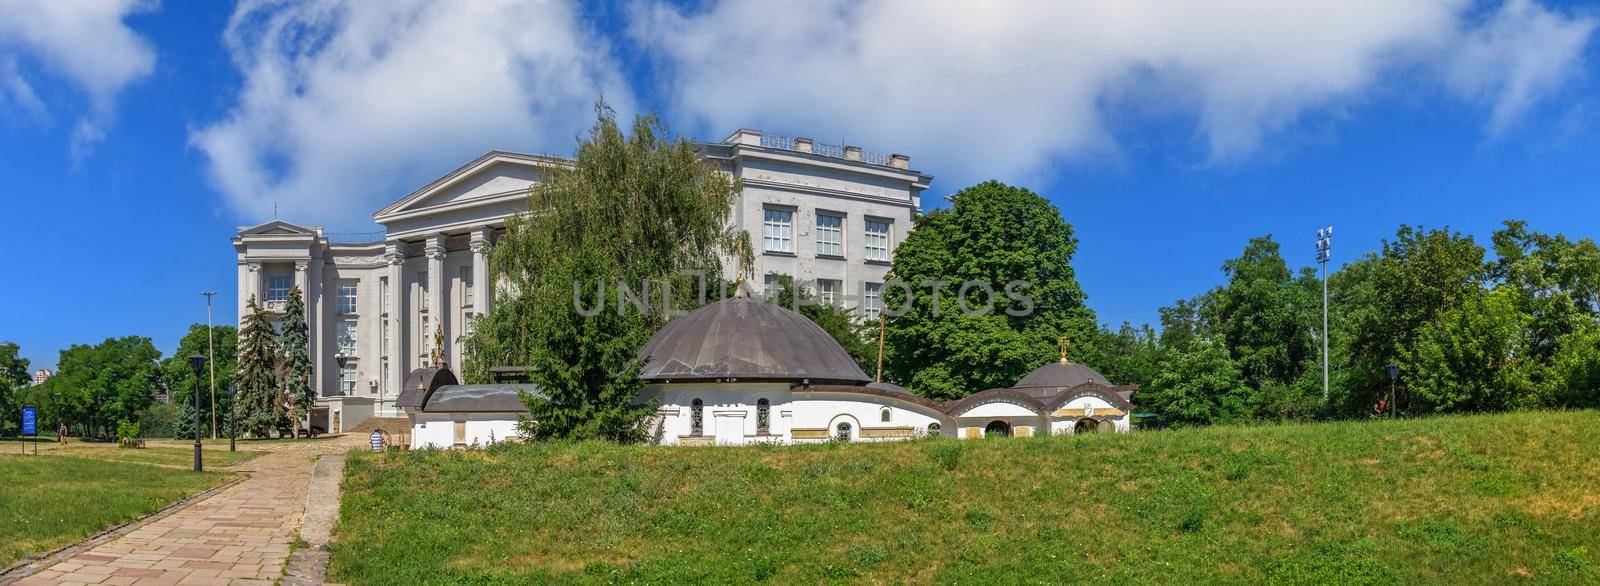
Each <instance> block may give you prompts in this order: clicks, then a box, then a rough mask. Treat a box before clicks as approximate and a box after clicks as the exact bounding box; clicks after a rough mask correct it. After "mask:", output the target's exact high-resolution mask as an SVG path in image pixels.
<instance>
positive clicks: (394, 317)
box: [232, 130, 933, 443]
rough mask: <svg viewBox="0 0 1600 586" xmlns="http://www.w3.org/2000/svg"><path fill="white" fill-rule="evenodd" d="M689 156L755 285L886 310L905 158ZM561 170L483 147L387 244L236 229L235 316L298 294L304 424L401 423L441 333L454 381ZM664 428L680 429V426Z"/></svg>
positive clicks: (741, 151)
mask: <svg viewBox="0 0 1600 586" xmlns="http://www.w3.org/2000/svg"><path fill="white" fill-rule="evenodd" d="M695 146H696V148H697V150H698V151H699V152H700V153H701V155H702V156H704V157H706V158H707V159H709V160H712V161H714V162H716V164H717V165H719V166H720V167H722V168H723V169H725V170H727V171H728V172H730V173H732V174H733V175H734V176H735V177H737V178H739V179H740V180H742V181H743V183H744V191H743V193H741V195H740V197H739V198H738V199H737V200H736V201H735V203H734V209H733V221H734V222H737V223H738V225H740V226H741V227H743V228H744V229H745V230H746V231H747V232H749V234H750V236H751V242H752V244H754V246H755V247H756V250H757V251H758V253H759V255H758V256H757V258H755V259H754V261H755V262H754V264H755V274H758V275H767V274H771V273H777V274H783V275H789V276H791V277H794V278H795V279H797V280H798V281H800V282H804V283H807V284H808V285H809V286H810V287H811V288H812V289H813V291H814V292H815V293H817V295H818V296H819V297H821V298H822V299H823V300H832V301H838V302H841V303H843V304H845V305H846V306H851V307H859V308H860V309H862V310H863V311H864V312H865V313H866V314H867V315H868V316H869V317H870V316H873V315H875V314H876V312H877V311H879V310H880V309H881V307H882V300H881V296H882V293H883V282H884V277H885V275H886V273H887V272H888V269H889V259H890V258H891V255H892V253H893V250H894V247H895V246H896V245H897V244H898V243H899V242H900V241H901V240H902V238H903V237H904V235H905V232H906V231H907V230H910V229H911V222H912V218H913V217H915V215H916V214H917V213H918V211H919V210H920V208H921V199H922V192H923V191H924V190H926V189H927V188H928V186H929V184H930V182H931V181H932V179H933V178H932V177H930V176H928V175H926V174H923V173H920V172H918V171H915V170H912V169H911V168H910V162H911V161H910V158H909V157H906V156H903V155H898V154H895V155H881V154H877V153H872V152H870V151H865V150H863V149H861V148H860V147H855V146H832V145H825V144H819V143H814V142H813V141H811V140H809V139H805V138H784V137H778V136H772V135H768V134H763V133H761V132H758V131H752V130H740V131H738V132H735V133H734V134H733V135H732V136H729V137H728V138H727V139H726V140H723V141H722V142H719V143H697V144H696V145H695ZM567 164H569V162H568V161H567V160H565V159H562V158H559V157H548V156H540V155H528V154H519V153H511V152H502V151H493V152H489V153H487V154H485V155H483V156H481V157H479V158H477V159H475V160H473V161H471V162H469V163H467V164H466V165H463V166H462V167H460V168H458V169H456V170H454V171H451V172H450V173H448V174H446V175H445V176H443V177H440V178H438V179H437V180H435V181H433V182H431V183H429V184H427V185H424V186H422V187H421V188H419V189H417V190H416V191H413V192H411V193H409V194H407V195H405V196H404V197H401V198H400V199H398V200H396V201H395V202H394V203H391V204H389V205H388V206H385V207H384V208H383V209H380V210H378V211H377V212H376V213H375V214H373V220H374V221H375V222H376V223H377V224H380V225H382V226H383V228H384V230H383V233H382V234H381V236H378V237H373V238H367V239H364V240H365V241H361V242H345V241H343V239H341V238H339V237H337V236H336V235H333V234H329V233H326V232H325V231H324V230H323V229H322V228H321V227H319V226H313V225H303V224H294V223H290V222H286V221H276V220H275V221H271V222H267V223H264V224H261V225H257V226H248V227H241V228H239V230H238V235H237V236H235V237H233V238H232V243H233V247H234V250H235V252H236V254H237V263H238V292H239V298H238V315H239V317H240V319H241V321H242V319H243V317H244V315H245V313H246V304H247V303H248V301H249V300H250V299H252V298H253V299H255V300H256V301H257V302H258V303H260V304H262V305H263V306H264V307H265V308H266V309H268V310H269V311H282V309H283V304H284V301H285V299H286V298H287V297H288V294H289V291H290V289H292V288H295V287H298V288H300V289H301V291H303V292H304V294H305V296H306V310H307V316H306V320H307V322H308V324H309V326H310V344H311V355H312V361H313V363H314V375H313V379H312V387H313V389H314V390H315V391H316V392H317V395H318V396H319V397H320V398H319V400H318V402H317V406H316V408H315V410H314V411H313V413H312V416H311V425H313V426H316V427H321V428H323V429H325V430H327V431H330V432H341V431H348V430H351V429H353V428H354V427H355V426H356V425H358V424H360V423H361V422H362V421H365V420H367V419H368V418H371V417H401V416H405V415H406V414H407V408H405V407H402V406H400V405H398V404H397V403H398V401H399V399H400V396H401V391H402V389H403V388H405V383H406V379H407V377H408V376H409V375H410V374H411V373H412V372H413V371H415V370H418V369H422V368H423V367H425V366H429V365H430V364H429V363H430V360H429V357H430V356H431V355H432V354H433V353H434V351H435V347H434V346H435V344H436V342H435V339H436V336H435V333H436V332H437V333H439V334H441V335H439V336H437V339H439V340H440V342H438V343H439V344H440V345H441V347H440V348H438V350H439V351H440V353H441V354H442V355H443V356H444V357H445V363H446V365H447V366H448V368H449V370H453V371H457V372H459V371H460V366H461V358H462V355H461V348H460V345H459V344H458V343H457V342H456V340H457V339H458V338H459V337H460V336H462V335H463V334H464V333H465V332H464V331H463V328H464V327H465V324H466V323H467V318H468V317H469V316H472V315H475V314H481V313H486V312H487V311H488V308H489V306H490V305H491V304H492V303H494V293H495V291H494V289H495V288H494V287H493V286H491V284H490V283H489V280H488V277H489V269H488V260H489V252H490V250H491V249H492V248H493V246H494V244H495V241H496V240H497V239H498V238H499V236H500V235H501V233H502V232H503V231H504V227H505V222H506V219H507V218H509V217H511V216H512V215H513V214H515V213H517V212H519V211H524V210H526V209H527V201H526V198H527V189H528V187H529V186H531V185H532V184H533V183H535V182H536V181H538V179H539V176H540V172H541V170H542V169H546V168H550V167H552V166H560V165H567ZM450 382H454V381H450ZM436 386H438V385H436ZM452 392H453V393H454V394H457V395H461V396H462V397H464V398H462V399H461V400H460V402H459V404H461V405H469V404H473V405H478V406H480V407H481V406H482V405H484V404H486V403H484V402H483V401H477V402H474V401H473V400H471V399H472V397H473V396H475V395H474V393H475V392H477V391H475V390H473V389H470V388H467V389H461V388H458V389H455V390H454V391H452ZM813 392H817V391H813ZM441 399H443V397H441ZM411 409H412V410H413V413H416V412H417V411H416V410H415V409H416V408H415V407H413V408H411ZM909 413H910V412H908V415H907V416H908V417H910V416H911V415H909ZM712 416H713V417H717V416H718V415H716V414H715V413H713V414H712ZM746 421H747V422H748V424H749V425H754V422H755V421H756V418H755V417H754V416H753V414H752V416H751V417H749V418H748V419H747V420H746ZM929 421H930V422H931V420H929ZM452 425H453V424H452ZM670 425H672V426H675V427H674V431H673V433H676V427H678V426H681V422H676V421H674V422H673V423H671V424H670ZM864 425H865V424H863V426H864ZM924 427H925V426H924ZM664 431H665V430H664ZM924 431H925V429H924ZM728 433H731V432H728ZM816 433H818V432H814V431H802V433H800V434H798V435H794V436H791V437H796V438H797V439H798V438H799V437H800V436H804V435H806V434H813V435H815V434H816ZM679 435H681V434H679ZM730 438H731V436H730ZM686 443H688V442H686ZM730 443H731V441H730Z"/></svg>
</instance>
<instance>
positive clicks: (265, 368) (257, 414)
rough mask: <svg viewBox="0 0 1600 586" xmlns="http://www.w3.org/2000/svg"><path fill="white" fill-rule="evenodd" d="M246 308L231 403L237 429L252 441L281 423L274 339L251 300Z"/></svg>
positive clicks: (262, 315)
mask: <svg viewBox="0 0 1600 586" xmlns="http://www.w3.org/2000/svg"><path fill="white" fill-rule="evenodd" d="M246 308H247V313H246V314H245V317H244V323H241V324H239V326H240V327H239V366H238V370H236V371H235V372H234V376H233V380H234V384H236V385H238V391H237V392H238V396H237V397H236V398H235V399H234V400H235V401H237V403H238V409H239V412H238V415H237V417H238V425H239V427H240V428H241V429H243V430H244V431H245V432H247V433H249V434H251V435H253V436H255V437H265V436H266V434H267V432H268V431H269V430H272V429H275V428H277V427H279V423H280V422H281V421H282V419H283V413H282V411H281V410H280V408H279V404H280V403H279V401H278V398H279V386H278V356H279V353H278V339H277V335H276V334H275V333H273V331H272V322H271V321H270V320H268V319H267V313H266V311H264V310H262V309H261V307H260V306H258V305H256V298H255V296H251V297H250V301H249V302H248V304H247V305H246Z"/></svg>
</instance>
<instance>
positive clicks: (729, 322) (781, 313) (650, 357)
mask: <svg viewBox="0 0 1600 586" xmlns="http://www.w3.org/2000/svg"><path fill="white" fill-rule="evenodd" d="M639 355H640V357H641V358H643V359H644V361H645V364H644V368H643V370H642V371H641V372H640V376H641V377H642V378H644V379H645V380H647V381H657V382H665V381H674V382H680V381H696V380H716V379H741V380H768V381H792V382H802V381H805V382H809V383H812V384H860V383H865V382H868V381H871V380H872V379H871V377H868V376H867V375H866V373H864V372H862V371H861V367H860V366H857V365H856V362H855V360H854V359H852V358H850V354H848V353H846V352H845V351H844V348H843V347H841V346H839V343H838V342H836V341H834V339H833V337H832V336H829V335H828V333H827V332H825V331H823V330H822V328H821V327H818V326H817V324H815V323H812V321H811V320H809V319H806V318H805V316H802V315H800V314H798V313H795V312H793V311H790V310H788V309H785V308H783V307H780V306H778V305H776V304H772V303H765V302H762V301H759V300H755V299H749V298H734V299H724V300H722V301H718V302H715V303H711V304H708V305H706V306H705V307H701V308H699V309H696V310H694V311H691V312H689V314H688V315H685V316H683V317H679V318H677V319H674V320H672V321H671V322H668V323H667V325H666V326H664V327H662V328H661V331H658V332H656V334H655V336H652V337H651V338H650V341H649V342H648V343H646V344H645V345H644V348H642V349H641V350H639Z"/></svg>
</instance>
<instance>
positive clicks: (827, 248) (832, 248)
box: [817, 212, 844, 257]
mask: <svg viewBox="0 0 1600 586" xmlns="http://www.w3.org/2000/svg"><path fill="white" fill-rule="evenodd" d="M817 256H841V257H842V256H844V216H840V215H838V214H830V213H826V212H817Z"/></svg>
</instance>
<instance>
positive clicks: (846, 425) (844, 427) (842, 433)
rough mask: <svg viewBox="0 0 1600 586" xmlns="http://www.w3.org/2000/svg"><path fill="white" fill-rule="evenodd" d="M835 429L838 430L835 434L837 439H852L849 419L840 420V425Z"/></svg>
mask: <svg viewBox="0 0 1600 586" xmlns="http://www.w3.org/2000/svg"><path fill="white" fill-rule="evenodd" d="M834 429H835V430H836V432H835V433H834V434H833V437H834V439H837V440H839V441H841V442H847V441H850V422H849V421H840V422H839V426H838V427H835V428H834Z"/></svg>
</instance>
